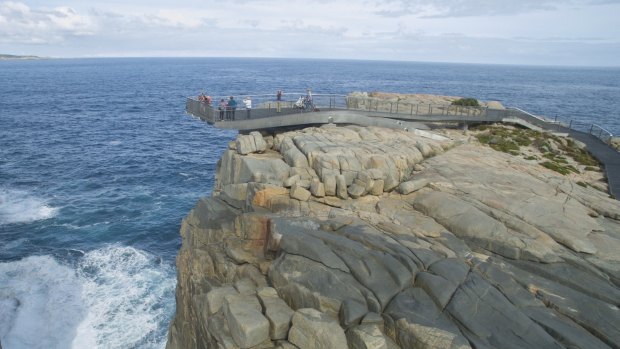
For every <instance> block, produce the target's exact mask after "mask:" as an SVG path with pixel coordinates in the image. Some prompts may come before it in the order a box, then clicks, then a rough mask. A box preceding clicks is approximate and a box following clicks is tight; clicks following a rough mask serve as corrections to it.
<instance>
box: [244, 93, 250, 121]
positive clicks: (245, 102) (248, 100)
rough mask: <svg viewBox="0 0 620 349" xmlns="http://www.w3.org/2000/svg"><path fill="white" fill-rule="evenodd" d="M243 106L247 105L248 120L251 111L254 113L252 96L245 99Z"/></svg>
mask: <svg viewBox="0 0 620 349" xmlns="http://www.w3.org/2000/svg"><path fill="white" fill-rule="evenodd" d="M243 104H244V105H245V111H246V113H247V118H248V119H249V118H250V111H252V98H251V97H250V96H248V97H245V98H244V99H243Z"/></svg>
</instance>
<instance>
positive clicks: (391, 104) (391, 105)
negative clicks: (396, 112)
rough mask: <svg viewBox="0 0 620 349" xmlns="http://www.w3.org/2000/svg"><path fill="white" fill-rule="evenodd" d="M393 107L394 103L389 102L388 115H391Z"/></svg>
mask: <svg viewBox="0 0 620 349" xmlns="http://www.w3.org/2000/svg"><path fill="white" fill-rule="evenodd" d="M393 107H394V102H390V114H392V108H393Z"/></svg>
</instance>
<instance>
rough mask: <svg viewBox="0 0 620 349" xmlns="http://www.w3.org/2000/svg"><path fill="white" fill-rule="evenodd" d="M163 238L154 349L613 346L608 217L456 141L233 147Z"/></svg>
mask: <svg viewBox="0 0 620 349" xmlns="http://www.w3.org/2000/svg"><path fill="white" fill-rule="evenodd" d="M263 136H264V140H263V141H261V137H263ZM181 236H182V238H183V245H182V247H181V250H180V251H179V255H178V257H177V268H178V284H177V311H176V315H175V318H174V320H173V322H172V324H171V326H170V332H169V337H168V343H167V348H169V349H177V348H179V349H180V348H346V347H349V348H390V349H391V348H438V349H439V348H620V310H619V309H618V306H619V305H620V203H619V202H618V201H615V200H613V199H610V198H608V197H607V196H606V195H605V194H604V193H602V192H600V191H598V190H595V189H593V188H589V187H588V188H586V187H582V186H579V185H577V184H576V183H573V182H572V181H571V180H570V179H567V178H565V177H562V176H561V175H559V174H557V173H555V172H552V171H550V170H547V169H545V168H543V167H541V166H539V165H537V164H532V163H528V162H527V161H524V160H522V159H519V158H517V157H513V156H511V155H508V154H505V153H500V152H496V151H494V150H492V149H490V148H487V147H482V146H480V145H476V144H470V143H468V142H467V141H466V139H465V138H463V139H448V138H446V137H442V136H439V135H435V134H432V133H428V132H417V133H416V132H404V131H398V130H387V129H382V128H374V127H368V128H362V127H357V126H351V127H333V126H331V127H330V126H327V127H321V128H308V129H303V130H297V131H290V132H284V133H279V134H273V135H260V134H258V133H256V132H254V133H252V134H250V135H241V136H239V137H238V139H237V140H236V141H235V142H231V144H230V148H229V149H228V150H227V151H226V152H225V153H224V154H223V155H222V158H221V160H220V162H219V164H218V171H217V174H216V184H215V187H214V190H213V195H212V196H211V197H207V198H203V199H201V200H200V201H199V202H198V203H197V204H196V206H195V207H194V209H193V210H192V211H191V212H190V213H189V214H188V216H187V217H186V218H185V219H184V220H183V223H182V227H181Z"/></svg>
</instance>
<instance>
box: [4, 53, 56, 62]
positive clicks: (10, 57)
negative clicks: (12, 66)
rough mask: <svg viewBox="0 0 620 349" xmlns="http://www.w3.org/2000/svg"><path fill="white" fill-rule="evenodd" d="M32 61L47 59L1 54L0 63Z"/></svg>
mask: <svg viewBox="0 0 620 349" xmlns="http://www.w3.org/2000/svg"><path fill="white" fill-rule="evenodd" d="M17 59H20V60H32V59H47V58H45V57H39V56H20V55H7V54H1V53H0V61H5V60H17Z"/></svg>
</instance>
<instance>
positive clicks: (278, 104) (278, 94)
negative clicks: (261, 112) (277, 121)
mask: <svg viewBox="0 0 620 349" xmlns="http://www.w3.org/2000/svg"><path fill="white" fill-rule="evenodd" d="M281 102H282V90H278V91H277V92H276V112H277V113H279V112H280V111H281V110H282V109H281V108H282V106H281Z"/></svg>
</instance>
